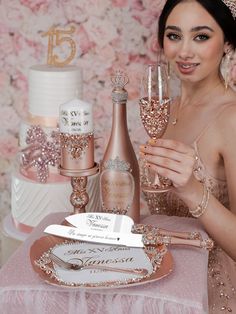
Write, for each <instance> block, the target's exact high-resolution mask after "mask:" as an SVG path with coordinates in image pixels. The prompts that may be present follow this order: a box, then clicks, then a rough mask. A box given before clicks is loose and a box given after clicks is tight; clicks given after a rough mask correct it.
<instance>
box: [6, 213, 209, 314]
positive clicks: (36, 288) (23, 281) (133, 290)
mask: <svg viewBox="0 0 236 314" xmlns="http://www.w3.org/2000/svg"><path fill="white" fill-rule="evenodd" d="M64 215H65V214H63V213H58V214H53V215H50V216H48V217H47V218H45V219H44V220H43V221H42V222H41V223H40V225H39V226H38V227H37V228H36V229H35V230H34V231H33V233H32V234H31V235H30V237H29V238H27V239H26V241H25V242H24V244H23V245H22V246H21V247H20V248H19V249H18V250H17V251H16V252H15V253H14V254H13V255H12V256H11V258H10V259H9V260H8V262H7V263H6V264H5V265H4V266H3V267H2V269H1V271H0V309H1V313H4V314H16V313H17V314H18V313H24V314H32V313H34V314H48V313H50V314H53V313H60V314H75V313H81V314H82V313H83V314H110V313H113V314H128V313H129V314H139V313H140V314H141V313H142V314H144V313H148V314H152V313H153V314H154V313H155V314H159V313H160V314H173V313H175V314H204V313H207V308H208V300H207V261H208V252H207V251H206V250H203V249H198V248H194V247H184V246H180V247H179V246H178V247H174V246H170V247H169V250H170V252H171V254H172V256H173V271H172V272H171V273H170V274H169V275H168V276H166V277H164V278H162V279H160V280H157V281H154V282H152V283H147V284H143V285H139V286H135V287H134V286H133V287H128V288H118V289H97V290H85V289H78V288H76V289H74V288H62V287H60V286H52V285H49V284H47V283H45V282H44V281H43V280H42V279H41V278H40V277H39V276H38V274H37V273H35V272H34V271H33V269H32V267H31V263H30V259H29V250H30V247H31V245H32V244H33V243H34V241H35V240H36V239H38V238H40V237H41V236H43V235H44V236H45V234H43V230H44V228H45V227H46V226H47V225H49V224H52V223H60V222H62V220H63V218H64ZM142 222H143V223H147V224H153V225H156V226H159V227H161V228H166V229H169V230H176V231H200V232H201V233H202V235H203V237H204V238H205V237H206V234H205V232H204V231H203V229H202V227H201V225H200V223H199V222H198V221H197V220H196V219H192V218H181V217H168V216H162V215H159V216H157V215H154V216H150V215H149V216H148V217H145V218H143V219H142Z"/></svg>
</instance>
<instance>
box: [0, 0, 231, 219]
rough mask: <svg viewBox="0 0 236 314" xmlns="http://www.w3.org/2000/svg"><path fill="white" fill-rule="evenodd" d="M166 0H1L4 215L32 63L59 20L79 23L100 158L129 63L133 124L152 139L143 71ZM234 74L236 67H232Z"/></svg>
mask: <svg viewBox="0 0 236 314" xmlns="http://www.w3.org/2000/svg"><path fill="white" fill-rule="evenodd" d="M163 3H164V0H77V1H76V0H1V1H0V47H1V48H0V91H1V97H0V218H1V217H3V215H5V214H6V213H7V212H8V211H9V210H10V177H11V171H12V168H13V163H14V158H15V155H16V153H17V151H18V136H19V126H20V121H21V119H23V118H24V117H25V116H26V114H27V106H28V103H27V101H28V94H27V93H28V69H29V67H30V66H32V65H34V64H43V63H46V60H47V45H48V38H47V37H42V34H43V33H45V32H46V31H48V30H49V28H50V27H51V26H52V25H54V26H56V27H57V28H61V29H68V28H69V27H70V26H71V25H74V26H75V27H76V32H75V34H74V36H73V40H74V41H75V42H76V45H77V55H76V58H75V59H74V60H73V62H72V63H74V64H77V65H78V66H80V67H81V68H82V69H83V76H84V80H83V90H84V99H85V100H86V101H89V102H91V103H92V104H93V105H94V116H95V133H96V136H97V137H99V138H100V139H98V140H97V142H96V160H97V161H99V160H100V159H101V158H102V155H103V152H104V148H105V147H104V146H105V144H106V143H107V140H108V137H109V134H110V129H111V112H112V104H111V97H110V95H111V84H110V75H111V73H112V72H113V71H114V70H117V69H123V70H125V72H126V73H127V74H128V76H129V79H130V82H129V84H128V85H127V90H128V92H129V102H128V123H129V130H130V136H131V139H132V141H133V143H134V148H135V150H136V151H137V150H138V145H139V144H140V143H141V142H144V141H145V140H146V138H147V137H146V134H145V132H144V129H143V127H142V125H141V122H140V119H139V109H138V97H139V85H140V73H141V70H142V68H143V65H144V64H147V63H149V62H154V61H156V56H157V51H158V46H157V40H156V33H157V21H158V17H159V15H160V11H161V9H162V7H163ZM234 75H235V77H236V73H235V71H234Z"/></svg>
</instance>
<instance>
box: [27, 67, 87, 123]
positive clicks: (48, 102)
mask: <svg viewBox="0 0 236 314" xmlns="http://www.w3.org/2000/svg"><path fill="white" fill-rule="evenodd" d="M76 96H77V97H78V98H82V71H81V69H80V68H79V67H77V66H73V65H71V66H70V65H68V66H65V67H54V66H50V65H35V66H32V67H31V68H30V70H29V113H30V114H31V115H33V116H42V117H44V118H45V117H58V115H59V106H60V105H61V104H64V103H66V102H68V101H69V100H71V99H73V98H75V97H76Z"/></svg>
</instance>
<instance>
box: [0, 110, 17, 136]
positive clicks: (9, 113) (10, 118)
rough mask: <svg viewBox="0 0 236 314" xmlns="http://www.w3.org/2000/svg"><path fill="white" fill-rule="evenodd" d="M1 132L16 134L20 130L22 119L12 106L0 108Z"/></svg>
mask: <svg viewBox="0 0 236 314" xmlns="http://www.w3.org/2000/svg"><path fill="white" fill-rule="evenodd" d="M0 117H1V124H0V130H9V131H12V132H14V133H16V132H18V130H19V123H20V118H19V117H18V115H17V113H16V111H15V110H14V108H13V107H12V106H2V107H0Z"/></svg>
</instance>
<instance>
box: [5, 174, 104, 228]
mask: <svg viewBox="0 0 236 314" xmlns="http://www.w3.org/2000/svg"><path fill="white" fill-rule="evenodd" d="M71 193H72V187H71V184H70V180H69V179H68V182H53V183H44V184H43V183H38V182H35V181H32V180H30V179H27V178H25V177H24V176H23V175H21V174H20V173H19V172H14V173H13V175H12V191H11V195H12V196H11V206H12V208H11V214H12V217H13V219H14V221H15V223H16V225H17V224H23V225H25V226H28V227H35V226H37V225H38V223H39V222H40V221H41V220H42V219H43V218H44V217H45V216H47V215H48V214H51V213H54V212H71V213H73V207H72V205H71V203H70V195H71ZM87 193H88V195H89V203H88V204H87V206H86V211H88V212H89V211H90V212H91V211H99V210H100V193H99V174H96V175H94V176H90V177H88V184H87Z"/></svg>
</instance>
